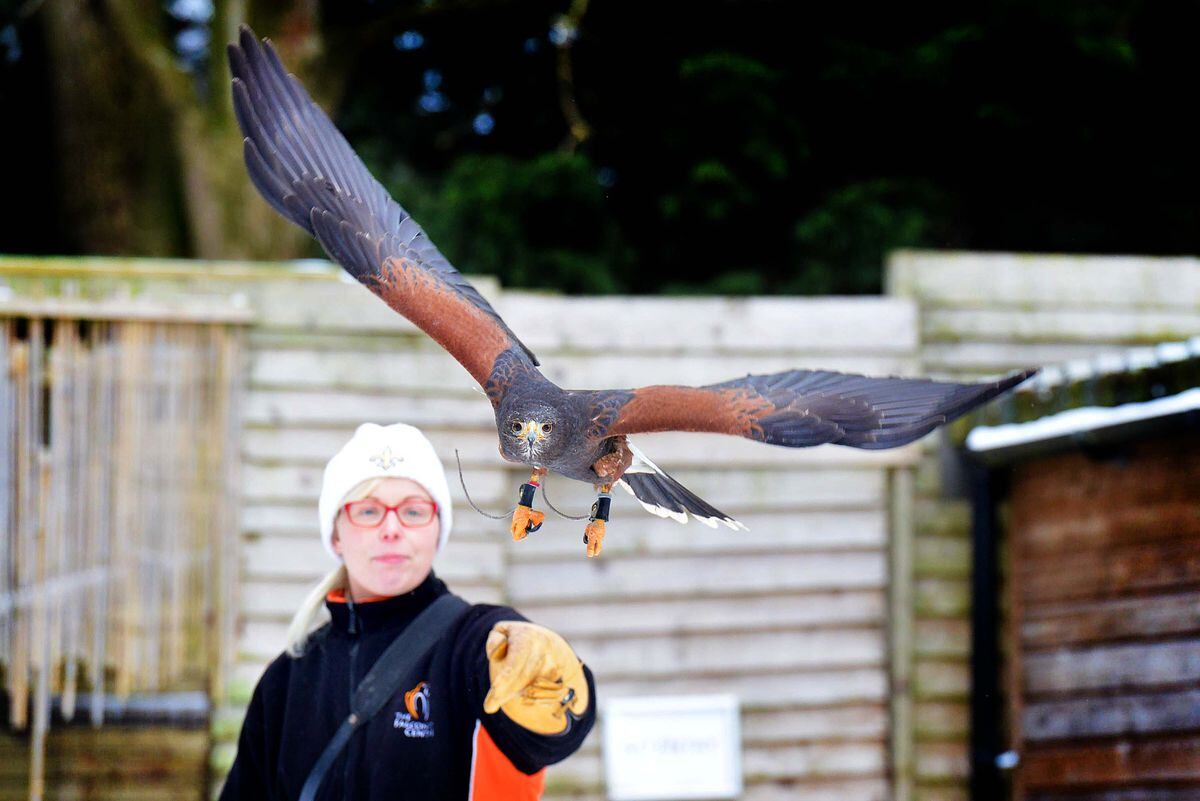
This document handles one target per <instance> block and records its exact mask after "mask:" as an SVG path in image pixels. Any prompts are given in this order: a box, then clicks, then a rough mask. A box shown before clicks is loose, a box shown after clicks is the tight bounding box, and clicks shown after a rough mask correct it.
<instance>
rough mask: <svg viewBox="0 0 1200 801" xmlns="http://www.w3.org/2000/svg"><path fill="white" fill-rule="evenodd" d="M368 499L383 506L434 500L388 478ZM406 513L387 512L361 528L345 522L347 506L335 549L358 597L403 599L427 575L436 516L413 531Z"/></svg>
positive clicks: (420, 489)
mask: <svg viewBox="0 0 1200 801" xmlns="http://www.w3.org/2000/svg"><path fill="white" fill-rule="evenodd" d="M366 497H367V498H368V499H374V500H376V501H379V502H380V503H382V504H384V505H385V506H399V505H402V504H403V503H404V502H405V501H409V500H419V501H425V502H432V500H433V499H432V498H431V497H430V496H429V493H428V492H426V491H425V488H424V487H422V486H421V485H420V484H418V483H417V482H415V481H413V480H411V479H408V478H385V479H383V480H382V481H380V482H379V484H377V485H376V486H375V488H374V489H373V490H371V493H370V494H369V495H367V496H366ZM402 513H403V510H401V512H400V513H397V512H393V511H388V512H387V513H385V514H384V517H383V522H381V523H380V524H379V525H378V526H375V527H370V526H360V525H355V523H354V522H353V521H351V520H350V519H349V517H347V515H346V507H345V506H344V505H343V506H342V508H341V510H340V511H339V512H338V516H337V517H336V518H335V519H334V522H333V549H334V550H335V551H337V553H338V554H339V555H340V556H341V557H342V559H343V561H344V562H345V563H346V573H347V574H348V575H349V577H350V592H351V593H352V595H353V597H354V598H356V599H362V598H369V597H371V596H373V595H385V596H391V595H400V594H401V593H406V592H409V591H410V590H412V589H414V588H416V587H417V585H419V584H420V583H421V582H422V581H424V580H425V577H426V576H428V575H429V571H430V569H431V567H432V566H433V557H434V554H436V553H437V545H438V531H439V522H438V516H437V515H436V514H435V515H433V519H431V520H430V521H429V522H428V523H424V524H422V525H419V526H415V527H414V526H408V525H404V524H402V523H401V522H400V519H399V517H400V514H402Z"/></svg>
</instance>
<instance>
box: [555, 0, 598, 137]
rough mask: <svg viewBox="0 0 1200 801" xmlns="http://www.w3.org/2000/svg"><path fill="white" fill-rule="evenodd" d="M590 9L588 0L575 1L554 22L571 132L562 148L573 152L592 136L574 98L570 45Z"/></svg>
mask: <svg viewBox="0 0 1200 801" xmlns="http://www.w3.org/2000/svg"><path fill="white" fill-rule="evenodd" d="M587 8H588V0H572V2H571V8H570V10H569V11H567V13H566V14H564V15H563V16H562V17H559V19H558V21H557V22H555V24H554V27H555V33H556V36H555V40H554V41H555V45H556V46H557V47H558V103H559V105H560V106H561V107H562V113H563V117H564V118H565V119H566V121H567V130H568V131H569V134H570V135H569V137H568V139H567V140H566V142H564V143H563V148H564V149H565V150H568V151H572V152H573V151H574V150H575V149H576V148H577V147H579V146H580V145H582V144H583V143H584V142H586V141H587V140H588V138H589V137H590V136H591V135H592V127H591V126H590V125H588V123H587V120H585V119H584V118H583V113H582V112H580V110H579V103H578V101H577V100H576V98H575V70H574V67H573V65H572V63H571V46H572V45H574V44H575V40H576V39H577V38H579V26H580V25H582V24H583V16H584V14H586V13H587Z"/></svg>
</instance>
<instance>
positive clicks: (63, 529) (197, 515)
mask: <svg viewBox="0 0 1200 801" xmlns="http://www.w3.org/2000/svg"><path fill="white" fill-rule="evenodd" d="M114 311H115V310H114V309H113V308H109V309H108V314H107V316H106V313H104V312H101V313H97V309H95V308H91V307H89V306H87V305H86V304H83V305H82V306H81V305H79V304H71V303H69V302H68V303H61V302H58V301H57V300H55V299H42V300H37V299H32V300H31V299H30V298H27V297H26V298H20V299H18V300H16V301H15V302H14V301H13V300H12V299H11V298H7V299H3V300H0V531H2V532H3V536H0V666H2V667H3V669H4V676H5V686H4V690H5V696H6V700H7V702H8V703H7V709H8V721H7V722H8V724H9V726H11V727H12V728H13V729H15V730H18V731H20V730H25V729H28V730H29V732H30V739H29V741H28V745H27V748H16V746H15V744H13V743H9V742H8V741H6V742H5V744H4V748H3V751H4V752H5V756H6V759H5V761H6V762H7V764H8V765H9V770H6V771H4V773H3V775H2V776H0V795H4V796H5V797H7V796H8V795H9V793H10V792H12V791H13V790H14V785H13V782H16V783H17V785H19V786H20V787H21V788H22V790H24V789H25V786H26V784H27V786H28V789H27V794H26V793H24V792H23V795H22V797H27V798H30V799H39V798H42V797H43V795H44V794H45V793H46V790H47V779H49V780H50V782H51V784H52V785H53V787H54V789H55V792H56V793H62V792H68V793H69V792H70V790H69V789H68V786H69V785H70V784H71V782H70V781H66V782H65V783H64V779H63V774H62V765H56V764H50V765H47V763H46V759H45V757H46V753H47V749H46V744H47V737H48V730H49V723H50V718H51V699H52V697H53V698H54V699H55V700H56V702H57V703H56V712H57V714H58V716H59V717H60V718H62V719H64V720H66V721H70V720H72V719H73V718H74V717H75V716H76V714H77V706H78V705H79V704H80V702H82V704H83V706H84V707H85V708H86V715H87V717H88V718H89V719H90V721H91V722H92V724H93V725H99V724H100V723H102V722H103V718H104V713H105V708H106V698H108V697H110V696H109V695H108V694H111V695H115V696H116V697H117V698H118V699H126V698H128V697H129V696H130V694H131V693H134V692H143V693H144V692H149V693H154V692H159V691H162V690H166V689H180V688H185V687H186V688H194V689H196V690H199V691H200V692H202V693H208V692H210V691H212V690H213V689H218V688H219V685H220V682H221V680H222V677H223V676H224V675H225V671H224V670H223V667H224V666H225V662H226V660H224V659H223V654H225V653H228V651H229V643H230V641H231V632H232V623H233V616H232V612H233V609H232V607H231V604H230V599H231V597H232V595H231V591H232V586H231V579H232V575H231V572H232V571H231V569H230V568H231V567H233V566H234V565H235V564H236V562H233V561H232V557H233V551H232V547H233V546H234V545H236V540H235V539H234V537H233V536H232V531H231V526H230V522H231V521H230V518H229V517H228V516H227V515H226V514H225V513H224V512H225V510H227V509H229V508H230V504H229V502H228V492H229V490H230V489H231V486H230V484H229V482H227V481H225V479H224V477H225V476H227V475H228V474H230V473H231V468H232V467H233V460H232V459H231V458H230V453H231V452H236V448H234V447H231V446H232V445H233V443H232V441H231V440H232V437H233V436H235V435H236V429H237V421H236V417H234V414H235V412H236V401H237V399H238V395H239V388H238V384H237V380H238V374H239V372H240V370H239V353H240V336H239V332H238V330H237V328H236V327H233V328H231V327H230V326H228V325H211V324H196V323H194V322H189V321H187V319H186V318H187V315H186V314H183V315H180V314H175V315H172V316H171V318H170V320H169V321H164V320H158V321H155V320H149V319H144V318H142V319H128V318H123V317H122V316H121V315H119V314H115V313H113V312H114ZM143 311H144V310H143ZM134 316H139V315H134ZM221 621H225V625H224V626H222V625H220V623H221ZM222 632H224V634H225V638H224V643H223V642H222V639H221V633H222ZM81 693H83V697H82V698H81V697H80V695H81ZM60 740H61V738H60ZM14 748H16V751H14ZM15 753H21V754H23V755H24V756H26V757H27V760H25V759H21V760H19V763H24V764H19V763H18V764H13V761H11V760H10V759H9V758H10V757H12V756H13V755H14V754H15ZM14 768H15V769H16V772H15V773H13V772H12V769H14Z"/></svg>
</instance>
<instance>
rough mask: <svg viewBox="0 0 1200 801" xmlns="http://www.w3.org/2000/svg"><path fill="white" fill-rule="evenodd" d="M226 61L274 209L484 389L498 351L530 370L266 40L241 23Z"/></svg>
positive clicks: (520, 348)
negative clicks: (434, 343) (457, 363)
mask: <svg viewBox="0 0 1200 801" xmlns="http://www.w3.org/2000/svg"><path fill="white" fill-rule="evenodd" d="M229 66H230V70H231V71H232V73H233V108H234V114H235V116H236V118H237V123H238V126H239V127H240V128H241V130H242V134H243V135H244V136H245V144H244V146H243V156H244V158H245V161H246V170H247V172H248V173H249V175H250V180H251V182H252V183H253V184H254V186H255V188H256V189H258V191H259V193H260V194H261V195H262V196H263V198H264V199H266V201H267V202H268V203H269V204H270V205H271V207H272V208H274V209H275V210H276V211H277V212H279V213H280V214H281V215H283V216H284V217H286V218H287V219H288V220H290V221H292V222H293V223H295V224H296V225H298V226H300V227H301V228H303V229H304V230H306V231H307V232H308V233H310V234H312V235H313V236H314V237H316V239H317V241H318V242H320V243H321V246H322V247H323V248H325V251H326V252H327V253H328V254H329V256H330V257H331V258H332V259H333V260H334V261H336V262H338V263H339V264H341V265H342V267H344V268H345V269H346V270H347V272H349V273H350V274H351V275H353V276H354V277H355V278H357V279H358V280H359V281H361V282H362V283H363V284H364V285H366V286H367V287H368V288H369V289H370V290H371V291H373V292H374V293H375V294H376V295H378V296H379V297H381V298H382V299H383V300H384V301H385V302H386V303H387V304H388V305H389V306H391V307H392V308H393V309H395V310H396V311H397V312H399V313H400V314H402V315H404V316H405V317H407V318H408V319H409V320H411V321H412V322H413V323H415V324H416V325H417V326H419V327H420V328H421V329H422V330H423V331H425V333H427V334H428V335H429V336H430V337H432V338H433V339H434V340H435V341H437V342H438V344H440V345H441V346H442V347H444V348H445V349H446V350H448V351H449V352H450V354H451V355H452V356H454V358H456V359H457V360H458V361H459V362H460V363H461V364H462V365H463V366H464V367H466V368H467V371H468V372H470V374H471V375H472V376H473V377H474V378H475V380H476V381H478V382H479V384H480V386H484V387H485V388H486V387H487V382H488V380H489V378H490V377H492V374H493V369H494V368H495V366H496V365H497V363H498V360H499V359H500V357H501V355H505V354H507V355H505V361H506V362H507V363H509V364H510V368H509V369H510V370H511V362H512V360H513V359H517V360H518V361H521V362H524V363H525V365H526V366H527V367H529V368H530V369H532V368H533V367H536V365H537V364H538V361H537V358H536V357H535V356H534V355H533V353H532V351H530V350H529V349H528V348H527V347H525V345H524V344H522V343H521V341H520V340H519V339H517V337H516V335H515V334H513V332H512V331H511V330H510V329H509V328H508V326H507V325H506V324H505V323H504V321H503V320H502V319H501V318H500V315H499V314H497V313H496V310H495V309H493V308H492V306H491V304H490V303H488V301H487V300H486V299H485V298H484V297H483V296H482V295H481V294H479V291H478V290H477V289H475V287H473V286H472V285H471V284H470V282H469V281H467V279H466V278H464V277H463V275H462V274H461V273H459V272H458V270H456V269H454V267H453V266H452V265H451V264H450V262H449V261H448V260H447V259H446V257H445V256H443V255H442V254H441V252H440V251H439V250H438V249H437V247H436V246H435V245H434V244H433V243H432V242H431V241H430V240H429V238H428V237H427V236H426V235H425V232H424V231H423V230H422V229H421V227H420V226H419V225H418V224H417V223H416V221H415V220H413V218H412V217H411V216H410V215H409V214H408V212H406V211H405V210H404V209H403V208H402V207H401V206H400V205H399V204H398V203H396V201H395V200H393V199H392V198H391V196H390V195H389V194H388V193H387V191H386V190H385V189H384V188H383V186H382V185H380V184H379V182H378V181H376V180H375V179H374V178H373V177H372V176H371V174H370V172H369V171H368V170H367V168H366V166H365V165H363V163H362V160H361V159H359V157H358V155H357V154H355V152H354V150H353V149H352V148H351V147H350V145H349V143H348V142H346V140H345V138H344V137H343V136H342V135H341V133H340V132H339V131H338V130H337V128H335V127H334V125H333V123H332V122H330V120H329V117H328V116H326V114H325V112H324V111H322V110H321V109H320V107H318V106H317V105H316V103H314V102H313V100H312V98H311V97H309V95H308V93H307V92H306V91H305V90H304V87H303V86H301V85H300V82H299V81H297V80H296V78H295V77H294V76H292V75H290V74H289V73H288V72H287V70H286V68H285V67H284V66H283V63H282V62H281V61H280V59H279V55H278V54H277V53H276V52H275V49H274V47H272V46H271V44H270V42H268V41H266V40H263V41H262V42H260V41H259V40H258V38H257V37H256V36H255V35H254V33H253V32H252V31H251V30H250V29H249V28H247V27H246V26H242V28H241V31H240V34H239V37H238V42H237V43H236V44H231V45H230V46H229ZM494 386H495V384H494V383H493V387H494ZM493 402H495V399H493Z"/></svg>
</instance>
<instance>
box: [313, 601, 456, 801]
mask: <svg viewBox="0 0 1200 801" xmlns="http://www.w3.org/2000/svg"><path fill="white" fill-rule="evenodd" d="M470 608H471V605H470V604H468V603H467V602H466V601H464V600H463V599H462V598H459V597H458V596H457V595H454V594H451V593H447V594H445V595H443V596H442V597H440V598H438V599H437V600H436V601H434V602H433V603H431V604H430V605H429V606H427V607H426V608H425V610H424V611H423V612H421V614H419V615H417V616H416V617H415V618H414V619H413V621H412V623H409V624H408V626H407V627H406V628H405V629H404V631H403V632H402V633H401V634H400V636H398V637H397V638H396V639H395V640H393V641H392V644H391V645H389V646H388V647H387V650H386V651H384V652H383V654H381V655H380V657H379V659H378V660H377V661H376V662H375V664H374V665H373V666H372V667H371V669H370V670H369V671H368V672H367V675H366V676H364V677H363V680H362V683H361V684H359V685H358V689H357V690H355V691H354V700H352V701H351V702H350V714H349V715H348V716H347V717H346V719H345V720H343V721H342V725H341V726H339V727H338V730H337V732H335V733H334V735H333V739H331V740H330V741H329V744H328V745H326V746H325V750H324V751H322V752H321V756H320V757H319V758H318V759H317V762H316V764H315V765H313V768H312V771H311V772H309V774H308V778H307V779H306V780H305V781H304V789H303V790H301V791H300V801H314V799H315V798H316V797H317V790H319V789H320V788H321V782H322V781H324V779H325V774H326V773H327V772H328V771H329V766H330V765H332V764H333V761H334V760H335V759H337V756H338V754H340V753H341V752H342V749H343V748H345V747H346V743H348V742H349V741H350V736H351V735H352V734H354V732H355V731H357V730H358V728H359V727H360V726H362V725H363V724H364V723H366V722H367V721H368V720H370V719H371V718H372V717H373V716H374V715H375V713H376V712H378V711H379V710H380V709H381V708H382V707H383V705H384V704H385V703H387V700H388V699H389V698H391V697H392V696H393V695H395V693H396V690H398V689H399V688H400V683H401V682H402V681H404V679H406V678H407V677H408V674H409V673H411V672H412V670H413V668H415V667H416V665H417V662H419V661H420V659H421V657H423V656H425V654H427V653H429V650H430V649H431V648H433V646H434V645H436V644H437V641H438V640H440V639H441V638H442V635H443V634H445V633H446V630H447V629H449V628H450V626H451V625H452V624H453V623H454V621H456V620H458V619H459V618H460V617H462V615H463V614H464V613H465V612H466V611H467V610H468V609H470Z"/></svg>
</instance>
